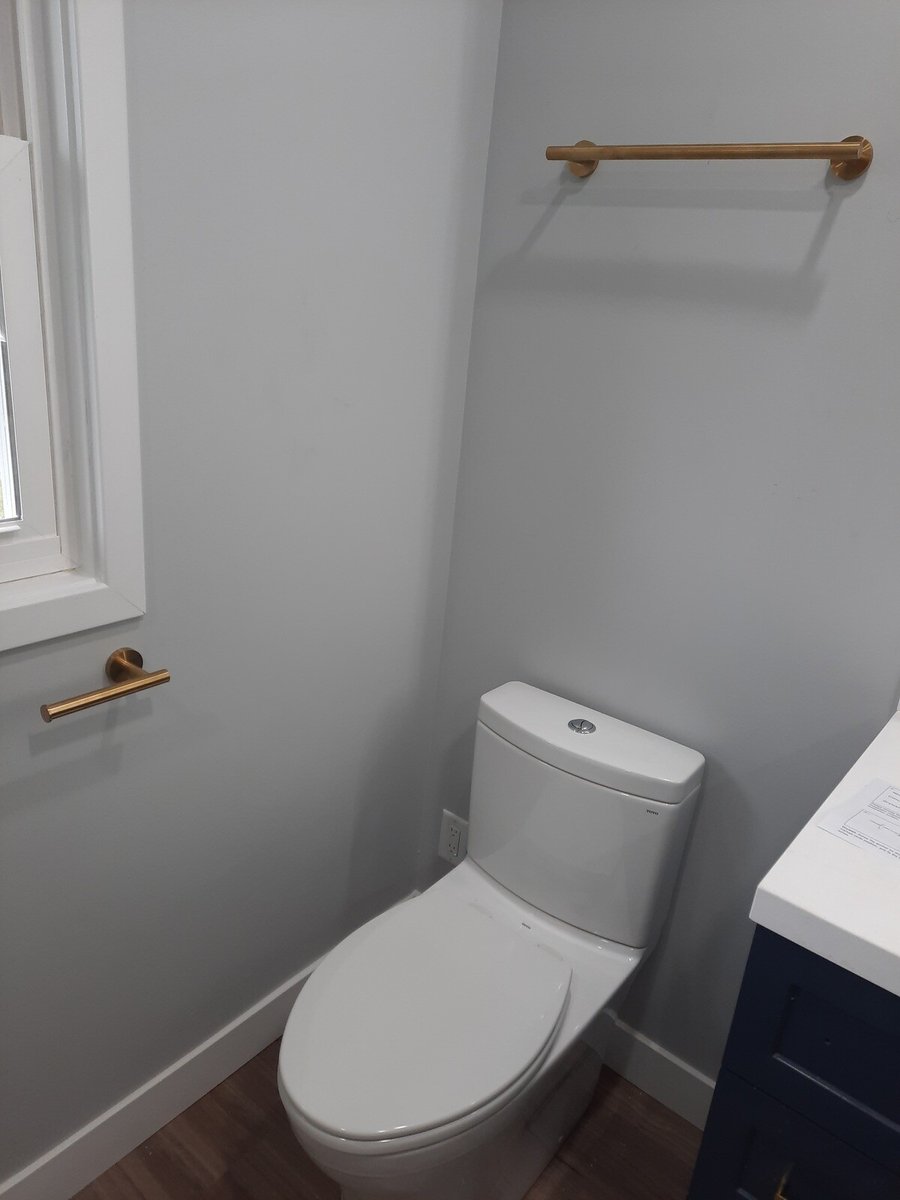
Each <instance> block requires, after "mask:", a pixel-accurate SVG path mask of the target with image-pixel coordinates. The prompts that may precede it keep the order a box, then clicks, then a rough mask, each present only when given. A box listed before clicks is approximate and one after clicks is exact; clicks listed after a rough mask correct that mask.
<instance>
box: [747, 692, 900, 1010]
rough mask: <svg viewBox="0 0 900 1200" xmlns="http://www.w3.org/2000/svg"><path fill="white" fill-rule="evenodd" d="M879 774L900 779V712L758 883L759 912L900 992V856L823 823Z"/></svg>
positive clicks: (784, 932) (772, 924) (758, 917)
mask: <svg viewBox="0 0 900 1200" xmlns="http://www.w3.org/2000/svg"><path fill="white" fill-rule="evenodd" d="M873 779H883V780H886V781H887V782H888V783H892V784H900V713H896V714H895V715H894V716H893V717H892V718H891V720H890V721H888V723H887V725H885V727H884V729H882V731H881V733H879V735H878V737H876V738H875V740H874V741H873V742H872V744H871V745H870V746H869V748H868V749H867V750H866V751H865V753H864V754H862V755H861V757H860V758H859V759H858V760H857V761H856V762H855V763H854V764H853V766H852V767H851V768H850V770H849V771H848V772H847V774H846V775H845V776H844V778H843V779H842V780H841V782H840V783H839V784H838V785H837V787H836V788H835V789H834V791H833V792H832V793H831V795H830V796H829V797H828V799H827V800H826V801H825V803H824V804H823V805H822V807H821V808H820V809H819V810H818V812H816V813H815V815H814V816H813V817H812V818H811V819H810V821H809V822H808V823H807V824H806V825H805V826H804V827H803V829H801V830H800V832H799V833H798V834H797V836H796V837H795V838H794V840H793V842H791V844H790V846H788V848H787V850H785V852H784V854H782V856H781V858H779V860H778V862H777V863H776V864H775V866H774V867H772V869H771V871H769V873H768V875H766V877H765V879H763V881H762V883H761V884H760V885H759V887H758V888H757V890H756V896H755V898H754V900H753V907H752V908H751V910H750V916H751V918H752V919H753V920H754V921H756V922H757V924H759V925H763V926H765V928H766V929H771V930H772V931H773V933H778V934H781V936H782V937H785V938H789V939H790V941H792V942H796V943H797V944H798V945H800V946H804V947H806V949H807V950H812V951H813V952H814V953H815V954H819V955H821V956H822V958H825V959H828V960H829V961H830V962H833V963H836V964H837V965H838V966H839V967H845V968H846V969H847V970H848V971H853V972H854V973H855V974H856V975H860V976H862V978H863V979H868V980H869V981H870V982H872V983H875V984H877V985H878V986H879V987H883V988H886V989H887V990H888V991H889V992H893V993H894V994H895V995H897V996H900V859H892V858H890V857H889V856H888V855H884V854H880V853H878V852H877V851H874V850H871V849H869V848H867V847H865V846H860V845H854V844H853V843H851V842H847V841H844V840H843V839H842V838H839V837H836V836H835V835H834V834H833V833H829V832H827V831H826V830H824V829H820V828H819V827H818V822H819V820H820V819H821V818H822V817H823V816H824V815H825V813H826V812H828V810H829V809H832V808H834V807H836V806H837V805H840V804H842V803H844V802H845V801H847V800H849V798H850V797H851V796H853V795H854V793H856V792H858V791H859V790H860V788H862V787H864V786H865V785H866V784H867V783H869V782H870V781H871V780H873Z"/></svg>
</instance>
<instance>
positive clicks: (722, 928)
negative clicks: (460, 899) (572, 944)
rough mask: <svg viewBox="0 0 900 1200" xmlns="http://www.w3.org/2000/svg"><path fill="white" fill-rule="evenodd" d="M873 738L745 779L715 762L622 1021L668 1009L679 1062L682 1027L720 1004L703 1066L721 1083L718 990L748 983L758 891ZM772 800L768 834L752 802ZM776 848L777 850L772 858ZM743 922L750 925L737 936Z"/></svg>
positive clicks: (864, 735) (820, 743)
mask: <svg viewBox="0 0 900 1200" xmlns="http://www.w3.org/2000/svg"><path fill="white" fill-rule="evenodd" d="M871 738H872V729H871V726H870V725H868V724H866V723H860V724H855V725H852V726H849V727H848V728H846V729H845V730H843V731H841V732H840V733H839V734H837V735H831V736H829V737H828V738H820V739H817V740H814V741H812V742H810V743H809V744H807V745H805V746H803V747H801V748H798V749H795V750H793V751H791V753H789V754H786V755H783V756H781V757H779V758H777V759H774V760H772V761H771V762H766V763H761V764H760V765H759V767H758V769H751V770H750V771H749V772H748V773H746V775H745V776H744V777H742V778H741V779H740V780H738V779H736V778H734V777H733V776H732V775H731V774H729V773H728V772H727V771H726V770H725V768H724V766H723V764H722V763H721V762H720V761H718V760H716V759H712V760H710V761H708V762H707V769H706V776H705V779H704V783H703V790H702V792H701V797H700V807H699V810H698V814H697V819H696V820H695V822H694V826H693V829H692V831H691V838H690V841H689V843H688V849H687V853H686V854H685V857H684V859H683V861H682V867H681V873H680V876H679V879H678V883H677V885H676V889H675V901H674V904H673V906H672V913H670V916H669V919H668V920H667V921H666V924H665V927H664V929H663V932H662V936H661V938H660V942H659V946H658V948H657V950H656V952H655V953H654V955H653V957H652V958H651V959H650V960H648V963H647V965H646V967H645V969H644V970H643V971H641V972H640V973H639V974H638V976H637V978H636V980H635V985H634V987H633V988H632V990H631V992H630V993H629V996H628V1000H627V1002H626V1004H625V1007H624V1009H623V1013H622V1016H623V1019H624V1020H625V1021H626V1022H627V1024H629V1025H631V1026H633V1027H635V1028H643V1027H644V1026H645V1025H647V1024H648V1023H651V1024H652V1025H654V1026H656V1025H658V1024H659V1018H660V1014H659V1011H658V1010H659V1009H660V1008H665V1009H666V1010H667V1012H666V1016H665V1023H666V1030H667V1035H668V1036H667V1040H666V1042H665V1044H666V1046H667V1048H669V1049H671V1050H672V1051H673V1052H674V1053H675V1054H678V1053H679V1052H680V1050H681V1047H680V1046H679V1045H678V1028H679V1024H680V1023H681V1022H684V1021H690V1020H691V1019H692V1018H693V1019H695V1014H696V1013H698V1012H703V1011H704V1010H707V1011H708V1010H709V1008H710V1004H711V1002H712V1005H713V1008H714V1011H717V1012H718V1013H719V1014H720V1016H719V1018H718V1020H717V1022H716V1024H717V1026H721V1029H719V1028H718V1027H717V1028H710V1029H709V1042H708V1044H709V1046H710V1047H711V1049H712V1051H713V1057H711V1059H710V1060H709V1061H706V1062H703V1063H700V1064H697V1065H699V1066H700V1068H701V1069H702V1070H704V1071H705V1072H707V1073H708V1074H710V1075H715V1073H716V1071H717V1069H718V1066H719V1059H720V1057H721V1053H720V1051H721V1049H722V1045H723V1044H724V1041H723V1039H724V1035H725V1033H726V1032H727V1029H728V1025H729V1023H730V1019H731V1010H732V1006H733V1002H734V995H733V992H732V990H731V988H730V986H729V985H728V984H726V985H725V987H724V988H723V989H717V988H716V981H717V980H728V979H730V978H733V977H734V976H737V977H740V975H741V973H742V972H743V967H744V964H745V962H746V957H747V951H748V949H749V945H750V940H751V938H752V936H753V930H754V926H753V923H752V922H751V920H750V917H749V912H750V905H751V903H752V900H753V895H754V893H755V891H756V887H757V885H758V883H759V881H760V879H761V878H762V877H763V875H764V874H765V873H766V872H767V871H768V870H769V868H770V867H771V866H772V864H773V862H774V861H775V858H777V857H778V856H779V855H780V853H781V851H782V850H783V849H784V848H785V847H786V846H787V845H788V844H789V843H790V842H791V841H792V840H793V838H794V837H795V836H796V835H797V833H798V832H799V831H800V829H801V828H802V827H803V826H804V825H805V823H806V821H807V820H808V819H809V818H810V816H811V815H812V814H813V812H814V811H815V810H816V809H817V807H818V806H819V804H820V803H821V801H822V798H823V796H824V795H825V794H827V793H828V791H830V790H831V788H832V787H834V786H835V785H836V784H837V783H838V781H839V780H840V779H841V777H842V776H843V775H844V774H845V772H846V771H847V769H848V768H849V767H850V765H851V764H852V763H853V762H855V761H856V759H857V758H858V757H859V755H860V754H861V753H862V751H863V750H864V749H865V747H866V746H867V745H868V744H869V742H870V741H871ZM811 763H816V764H818V768H819V769H818V771H817V772H816V774H817V776H819V777H820V778H824V779H825V780H826V781H827V782H825V783H824V785H823V786H824V790H823V791H822V792H821V794H820V793H819V792H818V791H817V790H816V787H815V786H813V787H811V786H810V764H811ZM767 795H768V796H771V797H772V804H771V808H770V811H769V813H768V815H767V820H766V823H765V828H760V825H759V805H758V803H756V804H755V803H754V800H753V797H759V796H767ZM792 795H797V796H798V797H799V796H809V797H810V799H809V800H808V801H807V802H805V803H802V804H799V805H798V804H796V803H795V804H790V803H785V802H784V798H785V797H786V796H792ZM773 846H775V847H777V849H776V850H775V851H774V852H773V850H772V847H773ZM716 895H719V896H721V898H722V904H721V905H720V906H717V905H715V904H710V903H709V897H710V896H716ZM736 915H737V916H738V917H739V919H740V918H741V917H742V918H743V922H742V924H741V925H739V926H737V927H736V925H735V918H736ZM670 941H671V942H677V944H678V945H677V951H676V953H675V954H674V955H666V954H664V951H665V948H666V946H667V944H668V943H669V942H670ZM663 958H666V959H670V958H671V959H674V961H676V962H679V963H682V964H683V968H682V969H681V970H678V972H677V976H676V977H672V978H670V979H669V980H668V984H669V986H668V988H667V989H666V994H665V995H660V994H659V992H658V980H657V979H656V970H655V968H656V965H657V963H658V962H660V960H661V959H663ZM726 968H727V970H726ZM711 988H712V989H713V992H712V993H711ZM718 992H720V994H717V993H718ZM654 1018H655V1019H654Z"/></svg>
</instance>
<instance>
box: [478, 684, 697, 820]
mask: <svg viewBox="0 0 900 1200" xmlns="http://www.w3.org/2000/svg"><path fill="white" fill-rule="evenodd" d="M478 719H479V721H481V722H482V723H483V724H484V725H486V726H487V727H488V729H491V730H493V731H494V733H496V734H499V735H500V737H502V738H505V739H506V741H508V742H512V744H513V745H514V746H518V747H519V749H520V750H524V751H525V752H526V753H528V754H532V755H534V757H535V758H539V759H541V760H542V761H543V762H545V763H548V764H549V765H550V766H552V767H559V768H560V769H561V770H563V771H568V772H569V774H571V775H577V776H578V777H579V778H580V779H586V780H588V781H589V782H591V783H599V784H601V785H603V786H604V787H609V788H615V789H616V790H617V791H620V792H628V793H630V794H631V795H633V796H641V797H643V798H645V799H647V800H657V801H659V802H660V803H662V804H678V803H679V802H680V801H682V800H684V799H685V798H686V797H687V796H689V795H690V794H691V793H692V792H693V791H695V790H696V788H697V787H698V786H699V784H700V778H701V776H702V774H703V767H704V762H705V760H704V758H703V755H702V754H698V753H697V751H696V750H690V749H689V748H688V747H687V746H681V745H679V743H678V742H671V741H669V739H668V738H664V737H660V736H659V735H658V734H655V733H649V732H648V731H647V730H646V729H638V728H637V726H635V725H629V724H627V723H626V722H625V721H617V720H616V718H615V717H608V716H606V715H605V713H601V712H596V711H595V710H594V709H592V708H586V707H585V706H584V705H582V704H575V703H573V702H572V701H571V700H564V699H563V698H562V696H554V695H552V694H551V693H550V692H544V691H541V689H540V688H536V687H531V686H530V685H529V684H527V683H505V684H503V686H502V687H498V688H494V690H493V691H492V692H487V693H486V694H485V695H484V696H482V697H481V705H480V707H479V710H478ZM573 720H574V721H579V720H584V721H588V722H590V724H591V725H594V726H595V729H594V731H593V732H589V733H579V732H577V731H576V730H573V729H572V728H570V726H569V722H570V721H573Z"/></svg>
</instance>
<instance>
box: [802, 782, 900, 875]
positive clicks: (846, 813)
mask: <svg viewBox="0 0 900 1200" xmlns="http://www.w3.org/2000/svg"><path fill="white" fill-rule="evenodd" d="M819 828H820V829H825V830H827V831H828V833H833V834H834V835H835V837H839V838H843V839H844V840H845V841H847V842H853V843H855V844H856V845H857V846H861V847H863V848H865V849H867V850H871V851H872V852H873V853H876V854H882V855H887V856H888V857H889V858H893V859H896V860H897V862H898V864H900V786H898V785H897V784H893V783H888V782H887V781H886V780H884V779H872V780H870V782H869V783H867V784H866V785H865V786H864V787H861V788H860V789H859V791H858V792H854V794H853V795H852V796H850V797H849V798H848V799H847V800H845V801H844V802H843V803H842V804H839V805H837V807H836V808H832V809H831V810H830V811H829V812H827V813H825V815H824V816H823V817H822V818H821V820H820V821H819Z"/></svg>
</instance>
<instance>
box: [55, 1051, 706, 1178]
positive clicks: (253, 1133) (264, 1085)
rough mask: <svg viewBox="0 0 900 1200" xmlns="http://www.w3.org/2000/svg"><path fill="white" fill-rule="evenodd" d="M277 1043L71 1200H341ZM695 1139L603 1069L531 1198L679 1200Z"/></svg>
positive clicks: (660, 1108) (663, 1111) (694, 1132)
mask: <svg viewBox="0 0 900 1200" xmlns="http://www.w3.org/2000/svg"><path fill="white" fill-rule="evenodd" d="M277 1063H278V1043H277V1042H275V1043H273V1045H271V1046H269V1048H268V1049H267V1050H264V1051H263V1052H262V1054H260V1055H258V1056H257V1057H256V1058H254V1059H252V1061H250V1062H249V1063H247V1065H246V1066H245V1067H242V1068H241V1070H240V1071H237V1072H235V1074H234V1075H232V1076H231V1077H230V1079H226V1080H225V1082H224V1083H220V1084H219V1086H218V1087H217V1088H214V1089H213V1090H212V1091H211V1092H210V1093H209V1095H207V1096H204V1097H203V1099H202V1100H198V1101H197V1103H196V1104H194V1105H192V1106H191V1108H189V1109H188V1110H187V1111H186V1112H183V1113H182V1114H181V1116H180V1117H176V1118H175V1120H174V1121H171V1122H170V1123H169V1124H168V1125H166V1126H165V1128H163V1129H161V1130H160V1131H159V1133H156V1134H154V1135H153V1137H152V1138H150V1139H149V1140H148V1141H146V1142H144V1144H143V1145H142V1146H139V1147H138V1148H137V1149H136V1150H134V1151H132V1153H131V1154H129V1155H127V1156H126V1157H125V1158H123V1159H122V1160H121V1161H120V1162H118V1163H116V1165H115V1166H114V1167H110V1169H109V1170H108V1171H107V1172H106V1173H105V1174H104V1175H101V1176H100V1178H99V1179H95V1180H94V1182H93V1183H92V1184H90V1186H89V1187H86V1188H85V1189H84V1190H83V1191H81V1192H79V1193H78V1196H77V1197H76V1200H338V1197H339V1195H340V1193H339V1190H338V1188H337V1186H336V1185H335V1184H334V1183H332V1182H331V1180H329V1179H326V1178H325V1176H324V1175H322V1174H321V1172H320V1171H319V1170H318V1169H317V1168H316V1167H315V1166H313V1164H312V1163H311V1162H310V1161H309V1159H308V1158H307V1157H306V1155H305V1154H304V1153H303V1151H302V1150H301V1148H300V1145H299V1143H298V1142H297V1140H296V1138H295V1137H294V1135H293V1133H292V1132H291V1129H290V1126H289V1125H288V1122H287V1117H286V1116H285V1114H284V1110H283V1109H282V1107H281V1101H280V1099H279V1097H278V1091H277V1088H276V1086H275V1070H276V1066H277ZM699 1145H700V1133H699V1132H698V1130H696V1129H695V1128H694V1127H693V1126H692V1125H689V1124H688V1123H687V1121H684V1120H682V1119H681V1118H680V1117H677V1116H675V1114H674V1113H671V1112H669V1110H668V1109H665V1108H663V1106H662V1105H661V1104H659V1103H657V1101H656V1100H652V1099H651V1098H650V1097H649V1096H647V1095H645V1094H644V1093H643V1092H641V1091H638V1089H637V1088H636V1087H633V1086H632V1085H631V1084H630V1083H626V1082H625V1080H624V1079H620V1078H619V1076H618V1075H614V1074H613V1073H612V1072H611V1071H609V1070H604V1072H603V1074H602V1076H601V1078H600V1084H599V1087H598V1089H597V1093H596V1095H595V1097H594V1099H593V1101H592V1102H591V1106H590V1108H589V1110H588V1112H587V1113H586V1114H585V1116H584V1118H583V1119H582V1121H581V1123H580V1124H579V1126H578V1128H577V1129H576V1130H575V1131H574V1132H573V1133H572V1135H571V1137H569V1139H568V1140H567V1141H566V1142H565V1143H564V1144H563V1145H562V1146H561V1147H560V1151H559V1154H558V1155H557V1156H556V1158H555V1159H554V1160H553V1161H552V1162H551V1163H550V1165H549V1167H548V1168H547V1170H546V1171H545V1172H544V1174H543V1175H542V1176H541V1178H540V1179H539V1180H538V1181H537V1183H536V1184H535V1185H534V1187H533V1188H532V1189H531V1191H530V1192H529V1193H528V1200H684V1197H685V1195H686V1194H687V1187H688V1181H689V1179H690V1175H691V1168H692V1167H693V1163H694V1158H695V1157H696V1154H697V1149H698V1147H699Z"/></svg>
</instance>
